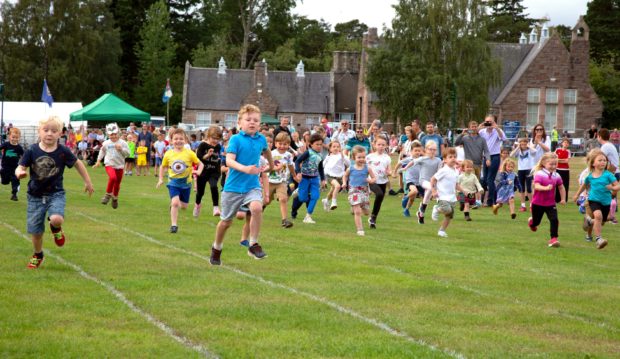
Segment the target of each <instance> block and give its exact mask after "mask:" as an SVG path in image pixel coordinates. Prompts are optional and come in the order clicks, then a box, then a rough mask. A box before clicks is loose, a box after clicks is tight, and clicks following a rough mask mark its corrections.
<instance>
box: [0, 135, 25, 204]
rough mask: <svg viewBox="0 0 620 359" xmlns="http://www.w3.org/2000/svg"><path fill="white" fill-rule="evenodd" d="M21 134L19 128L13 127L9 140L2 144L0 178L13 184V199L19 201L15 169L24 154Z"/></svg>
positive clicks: (4, 183)
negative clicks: (20, 139) (20, 142)
mask: <svg viewBox="0 0 620 359" xmlns="http://www.w3.org/2000/svg"><path fill="white" fill-rule="evenodd" d="M20 135H21V132H20V131H19V128H16V127H13V128H11V129H10V132H9V140H8V141H7V142H5V143H3V144H2V145H0V153H2V164H1V165H0V168H1V169H0V179H1V182H2V184H3V185H7V184H9V183H10V184H11V201H17V192H18V191H19V179H18V178H17V176H15V169H16V168H17V165H18V164H19V160H20V158H22V156H23V155H24V149H23V148H22V146H21V145H20V144H19V137H20Z"/></svg>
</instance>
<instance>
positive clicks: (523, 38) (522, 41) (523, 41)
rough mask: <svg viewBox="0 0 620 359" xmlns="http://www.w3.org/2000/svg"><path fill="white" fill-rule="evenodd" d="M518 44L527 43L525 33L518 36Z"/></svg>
mask: <svg viewBox="0 0 620 359" xmlns="http://www.w3.org/2000/svg"><path fill="white" fill-rule="evenodd" d="M519 44H521V45H527V36H525V33H523V32H522V33H521V37H520V38H519Z"/></svg>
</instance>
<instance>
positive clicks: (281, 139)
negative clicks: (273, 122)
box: [275, 131, 291, 145]
mask: <svg viewBox="0 0 620 359" xmlns="http://www.w3.org/2000/svg"><path fill="white" fill-rule="evenodd" d="M275 142H276V143H284V144H287V145H290V144H291V136H289V135H288V133H286V132H284V131H282V132H280V133H278V134H277V135H276V138H275Z"/></svg>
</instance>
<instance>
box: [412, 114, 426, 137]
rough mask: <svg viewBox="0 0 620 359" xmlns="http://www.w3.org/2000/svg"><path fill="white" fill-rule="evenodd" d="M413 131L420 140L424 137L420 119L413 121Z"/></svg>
mask: <svg viewBox="0 0 620 359" xmlns="http://www.w3.org/2000/svg"><path fill="white" fill-rule="evenodd" d="M411 132H412V134H413V136H414V137H415V139H417V140H418V141H420V140H422V137H424V131H422V127H421V126H420V120H418V119H417V118H416V119H415V120H413V121H411Z"/></svg>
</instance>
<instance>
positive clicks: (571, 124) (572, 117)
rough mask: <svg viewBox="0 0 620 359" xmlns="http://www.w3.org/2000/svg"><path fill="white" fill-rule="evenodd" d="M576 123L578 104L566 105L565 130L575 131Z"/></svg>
mask: <svg viewBox="0 0 620 359" xmlns="http://www.w3.org/2000/svg"><path fill="white" fill-rule="evenodd" d="M564 101H566V100H564ZM576 123H577V106H576V105H564V131H568V132H570V133H574V132H575V126H576Z"/></svg>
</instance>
